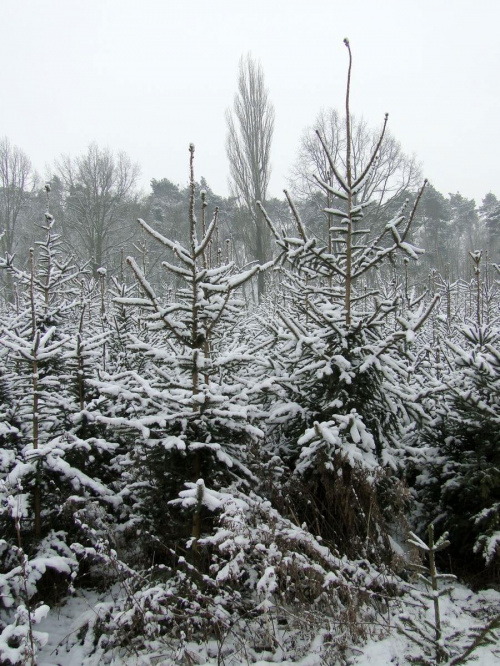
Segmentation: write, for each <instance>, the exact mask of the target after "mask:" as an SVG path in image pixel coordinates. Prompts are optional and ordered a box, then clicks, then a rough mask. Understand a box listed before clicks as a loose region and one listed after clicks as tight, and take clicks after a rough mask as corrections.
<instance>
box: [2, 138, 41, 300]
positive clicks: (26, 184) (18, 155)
mask: <svg viewBox="0 0 500 666" xmlns="http://www.w3.org/2000/svg"><path fill="white" fill-rule="evenodd" d="M34 186H35V177H34V173H33V169H32V166H31V161H30V160H29V158H28V156H27V155H26V154H25V153H24V152H23V151H22V150H21V149H20V148H18V147H17V146H13V145H12V144H11V143H10V141H9V139H7V138H6V137H4V138H3V139H1V140H0V234H2V236H1V238H0V247H1V249H2V252H3V253H7V254H9V255H12V254H13V253H14V250H15V246H16V231H17V227H18V224H19V220H20V217H21V212H22V210H23V208H24V207H25V206H26V205H27V204H28V203H29V198H30V194H31V192H32V191H33V189H34ZM4 280H5V287H6V298H7V299H8V300H12V298H13V292H12V276H11V274H10V273H9V272H7V273H6V274H5V275H4Z"/></svg>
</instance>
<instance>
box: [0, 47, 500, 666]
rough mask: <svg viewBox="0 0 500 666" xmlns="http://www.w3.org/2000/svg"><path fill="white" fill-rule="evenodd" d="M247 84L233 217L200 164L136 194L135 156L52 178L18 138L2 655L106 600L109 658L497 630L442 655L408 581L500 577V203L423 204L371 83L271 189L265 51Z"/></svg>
mask: <svg viewBox="0 0 500 666" xmlns="http://www.w3.org/2000/svg"><path fill="white" fill-rule="evenodd" d="M347 46H348V44H347ZM349 54H350V51H349ZM350 71H351V70H350V66H349V79H348V80H349V82H350ZM238 86H239V87H238V94H237V96H236V98H235V107H234V109H233V110H232V111H230V112H228V144H227V148H228V158H229V160H230V164H231V175H232V183H233V196H231V197H229V198H224V197H220V196H217V194H215V193H214V192H212V191H211V189H210V187H209V185H208V183H207V181H206V180H205V179H204V178H201V179H200V181H199V182H198V181H197V180H196V177H195V151H194V146H192V145H191V146H189V154H187V157H188V158H189V162H188V160H187V164H188V165H189V170H188V173H189V181H188V184H187V185H186V186H179V185H176V184H174V183H172V182H171V181H169V180H168V179H167V178H163V179H160V180H153V181H152V182H151V193H150V194H148V195H141V194H139V193H138V192H137V190H136V182H137V176H138V167H137V166H136V165H134V164H133V163H132V162H131V161H130V160H129V159H128V157H127V156H126V155H124V154H113V153H112V152H111V151H109V150H107V149H100V148H99V147H98V146H96V145H92V146H90V147H89V149H88V151H87V152H86V153H85V154H84V155H81V156H79V157H75V158H70V157H64V158H61V159H60V160H59V162H58V163H57V165H56V166H55V167H54V172H53V174H51V178H50V180H49V181H47V182H46V183H43V184H40V183H39V182H37V179H36V177H35V175H34V174H33V172H32V170H31V166H30V162H29V159H28V158H27V156H26V155H24V154H23V153H22V151H21V150H19V149H17V148H15V147H14V146H12V145H11V144H10V143H9V141H8V140H7V139H5V140H3V141H2V143H1V144H0V158H1V171H0V178H1V180H0V223H1V225H2V232H3V236H2V238H1V243H2V245H3V247H2V250H3V258H2V259H1V260H0V267H1V269H2V270H1V272H0V279H1V281H2V282H1V285H2V299H1V305H0V317H1V321H0V324H1V334H0V358H1V376H0V379H1V384H0V437H1V440H2V443H1V449H0V451H1V456H0V465H1V472H2V482H1V486H0V492H1V494H2V507H1V513H0V521H1V523H2V535H3V539H2V541H1V542H0V567H1V568H0V572H1V573H0V588H1V594H2V603H3V608H2V615H1V622H2V625H1V627H0V630H1V632H2V633H1V636H0V639H1V640H0V654H1V663H5V664H11V665H12V666H17V664H24V663H28V664H35V663H36V653H37V642H38V643H40V642H41V638H40V637H39V636H38V635H37V632H36V630H35V629H34V626H35V625H36V623H37V622H38V620H39V619H40V618H41V617H42V615H43V614H44V613H45V612H47V611H48V606H51V605H54V604H57V603H60V601H61V599H64V598H66V596H67V595H68V593H70V592H72V591H75V590H78V589H81V588H88V587H97V588H99V589H110V590H111V589H113V590H114V593H113V594H112V595H110V598H109V601H108V602H107V603H106V604H102V605H101V606H102V607H101V608H100V610H99V612H96V613H95V614H94V615H92V616H91V617H88V616H87V617H86V619H85V620H84V621H82V623H81V626H80V627H79V631H78V633H77V634H75V635H74V636H73V637H72V638H71V640H72V641H74V642H78V641H79V642H81V643H83V644H84V645H85V646H86V649H87V656H88V658H89V659H90V658H94V659H106V660H108V661H107V662H105V663H122V662H119V661H116V662H112V659H115V658H116V659H118V657H119V658H120V659H125V658H127V657H134V658H136V659H139V658H140V659H142V660H143V661H142V662H140V663H158V662H153V661H148V659H152V657H151V655H153V656H154V655H156V656H158V655H163V657H162V658H164V660H165V661H164V663H168V664H170V663H172V664H180V663H186V664H189V663H205V662H204V661H197V662H196V661H195V657H194V656H193V655H194V652H193V645H198V646H204V648H203V649H204V650H205V652H203V657H202V656H200V655H201V654H202V653H199V654H198V653H197V654H198V656H197V657H196V658H197V659H202V658H203V659H205V661H206V663H217V664H228V665H229V664H239V663H257V662H258V661H259V662H260V663H279V660H280V659H281V661H283V660H285V659H287V660H288V662H287V663H292V662H297V663H298V662H299V660H300V658H302V657H303V656H304V654H305V653H306V652H307V650H308V649H310V648H311V646H312V645H313V644H314V645H316V646H318V645H319V648H318V649H319V651H320V653H321V655H322V656H321V658H322V659H324V660H325V661H324V662H323V663H329V664H333V663H352V662H349V659H350V658H352V653H351V652H350V650H351V649H352V648H353V646H355V645H357V644H362V643H363V641H365V640H366V639H367V637H368V636H369V635H370V633H369V632H370V629H369V627H373V626H379V625H380V623H381V617H385V616H386V615H389V608H392V609H393V611H392V612H393V614H394V613H395V619H394V620H393V624H392V625H391V626H393V627H396V628H399V630H400V631H401V632H403V633H404V634H405V635H408V636H410V637H413V638H414V639H415V640H414V642H415V645H416V646H418V653H417V654H416V655H415V654H413V657H415V659H420V661H421V663H449V664H452V663H453V664H458V663H465V661H464V660H465V658H466V657H464V655H466V654H467V650H469V649H471V646H472V647H474V645H475V647H478V646H479V645H481V644H483V643H485V642H487V641H488V640H490V639H491V636H494V633H492V632H494V630H495V628H496V627H497V626H498V623H499V616H498V614H497V615H493V614H492V611H491V612H489V611H488V609H484V614H483V616H481V617H480V618H479V619H480V620H481V623H480V626H479V629H478V628H477V627H476V632H475V633H474V632H473V633H471V634H470V635H469V634H465V633H461V634H460V635H458V636H456V635H455V636H453V637H448V638H446V640H445V635H444V633H443V632H444V629H443V628H442V627H441V624H440V619H439V608H438V606H439V603H438V595H437V594H433V593H432V592H431V593H430V596H428V598H427V601H426V600H425V599H426V597H425V594H424V593H423V592H422V591H419V590H418V589H416V588H415V587H414V585H413V583H412V582H411V578H410V575H409V574H408V573H407V569H408V567H409V565H411V566H413V568H415V566H416V567H417V568H418V567H420V569H419V573H420V575H421V576H423V577H424V578H425V579H426V580H427V581H428V585H429V589H430V590H433V591H434V592H437V587H438V585H440V584H441V583H443V582H444V581H446V580H448V579H446V576H448V577H449V576H450V575H451V576H453V575H457V576H459V577H460V578H461V579H463V580H466V581H467V582H468V583H469V584H470V585H472V586H474V587H481V586H486V585H498V583H499V573H500V559H499V556H500V524H499V521H500V467H499V464H500V460H499V458H500V449H499V435H498V433H499V432H500V431H499V427H498V426H499V420H500V411H499V401H500V384H499V382H500V347H499V343H500V327H499V326H498V314H499V312H498V309H499V308H498V289H499V282H500V275H499V268H498V262H499V261H500V257H499V251H500V204H499V202H498V200H497V198H496V197H495V195H494V194H492V193H488V194H486V196H485V198H484V200H483V202H482V203H481V205H480V206H479V207H478V206H476V203H475V202H474V201H473V200H468V199H466V198H464V197H462V196H461V195H460V194H458V193H457V194H449V195H447V196H444V195H443V194H441V193H439V192H438V191H436V190H435V189H434V188H433V187H432V185H431V184H425V183H424V182H423V181H422V178H421V175H420V170H419V167H418V164H417V163H416V161H415V159H414V158H409V157H408V156H405V155H404V153H403V152H402V149H401V147H400V146H399V144H398V143H397V141H396V140H395V139H394V138H393V137H391V136H390V134H389V133H388V132H387V130H386V124H387V118H386V119H385V121H384V124H383V128H382V129H381V130H380V131H374V130H371V129H370V128H368V127H367V126H366V124H365V123H364V122H363V121H362V120H360V121H358V120H357V119H356V118H355V117H353V116H352V115H351V113H350V109H349V93H350V87H349V86H350V83H348V86H347V94H346V109H345V113H339V112H336V111H328V112H324V113H322V114H320V116H318V119H317V123H316V125H315V127H314V128H313V129H311V130H309V131H306V132H305V134H304V137H303V140H302V142H301V147H300V151H299V154H298V158H297V162H296V164H295V166H294V168H293V177H292V182H291V183H290V188H289V190H287V191H286V192H285V196H284V198H283V199H275V198H267V196H266V191H267V183H268V179H269V178H268V176H269V168H270V154H271V153H270V146H271V138H272V127H273V122H274V116H273V113H272V106H271V105H270V101H269V97H268V95H267V92H266V90H265V87H264V85H263V73H262V71H261V70H260V68H259V67H258V66H257V65H255V63H253V62H252V61H251V59H246V60H245V59H243V60H242V63H241V68H240V79H239V82H238ZM249 110H252V113H249ZM256 119H257V120H258V121H259V122H254V121H255V120H256ZM245 123H247V124H245ZM137 218H139V221H138V222H137V221H136V220H137ZM429 525H432V529H431V530H429ZM434 532H435V533H436V542H435V543H434V536H433V535H434ZM442 535H447V536H442ZM438 537H439V538H438ZM417 551H420V552H421V553H423V555H424V559H423V560H422V561H420V560H419V559H418V557H417ZM434 554H436V558H434ZM426 558H428V559H426ZM436 564H437V567H438V569H439V570H443V571H446V572H447V574H446V576H445V578H441V579H439V578H438V574H437V571H436ZM448 582H449V581H448ZM117 590H119V591H117ZM410 600H411V603H410ZM426 603H428V604H429V605H430V606H431V607H432V608H433V609H434V615H433V619H432V622H431V625H430V628H429V626H428V625H427V624H426V621H425V620H423V619H422V618H421V617H420V616H419V615H418V613H417V612H416V611H408V609H407V608H406V607H405V604H407V605H408V606H409V607H411V606H413V605H417V606H418V605H419V604H420V606H419V607H422V608H424V607H425V605H426ZM436 604H437V606H436ZM394 608H396V611H394ZM386 629H387V631H389V630H390V627H389V626H387V627H386ZM481 632H482V633H481ZM318 637H319V638H318ZM318 641H319V643H318ZM321 650H322V652H321ZM165 655H167V656H165ZM156 656H155V658H156ZM410 656H412V655H410ZM264 658H266V659H269V660H270V661H269V662H262V660H263V659H264ZM168 659H170V661H168ZM460 659H462V661H460ZM190 660H191V661H190ZM426 660H427V661H426ZM88 663H91V662H90V661H89V662H88ZM138 663H139V662H138ZM162 663H163V662H162ZM318 663H321V662H318Z"/></svg>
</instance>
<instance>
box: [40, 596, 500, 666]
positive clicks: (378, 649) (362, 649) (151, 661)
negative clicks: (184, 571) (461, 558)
mask: <svg viewBox="0 0 500 666" xmlns="http://www.w3.org/2000/svg"><path fill="white" fill-rule="evenodd" d="M108 600H109V597H105V596H103V595H98V594H97V593H95V592H92V591H84V590H79V591H78V592H77V593H76V594H75V595H74V596H73V597H72V598H70V599H69V600H68V601H67V602H66V603H65V604H63V605H62V606H60V607H57V608H53V609H51V611H50V613H49V614H48V615H47V616H46V618H45V619H44V620H42V622H41V623H40V624H39V625H38V627H37V629H38V630H39V631H42V632H45V633H46V634H47V635H48V639H47V642H46V644H45V645H44V647H43V648H42V649H41V651H40V652H39V654H38V655H37V662H36V663H37V664H38V666H98V665H100V664H101V663H104V664H110V665H112V666H154V665H155V664H161V665H162V666H177V665H178V664H200V665H203V666H215V665H216V664H217V665H221V664H224V665H226V666H229V665H231V666H234V665H236V664H242V665H245V666H246V665H247V664H248V665H249V664H252V665H253V666H267V665H270V664H281V666H288V665H291V664H294V665H295V666H325V665H326V664H332V665H333V664H334V663H345V664H349V665H352V666H386V665H387V664H391V665H394V666H404V665H405V664H408V663H411V662H410V661H409V658H410V657H411V656H414V657H415V656H417V655H418V654H419V650H418V649H417V648H416V646H415V645H414V644H412V642H411V641H409V640H408V639H407V638H406V637H405V636H403V635H402V634H401V633H399V632H398V631H397V629H396V627H395V622H396V618H397V616H398V615H399V614H400V613H401V608H402V605H401V604H400V603H399V602H398V603H396V602H394V603H393V605H392V611H391V613H390V615H388V616H387V617H386V618H385V622H384V621H383V619H382V618H380V621H379V622H378V624H375V623H374V624H373V626H371V627H369V629H368V633H369V635H370V638H369V639H368V640H367V641H366V643H365V644H364V645H357V646H352V647H350V648H349V647H348V648H347V649H346V650H345V653H344V657H343V658H342V659H343V661H342V662H337V661H330V659H329V651H328V640H329V638H328V635H327V633H326V632H324V631H322V632H318V635H317V637H316V639H315V640H313V642H312V644H310V645H309V647H308V646H307V645H306V644H303V645H302V646H300V645H299V646H298V649H297V653H302V656H300V657H297V658H296V659H289V658H287V659H282V658H281V657H282V656H283V655H282V654H280V653H282V650H280V649H279V648H277V649H276V650H275V651H274V654H273V653H272V652H270V651H266V652H265V653H262V654H261V655H260V656H261V657H263V658H258V657H257V656H256V655H252V649H251V643H252V640H251V636H250V635H249V636H248V645H247V646H246V648H247V649H246V654H245V650H244V649H243V648H242V646H241V645H235V644H234V643H231V639H230V638H228V640H227V644H226V645H224V646H222V649H221V646H217V645H216V643H215V641H212V642H209V643H206V644H203V645H201V644H195V643H189V642H186V643H185V644H184V645H180V644H177V645H176V646H174V645H173V644H168V643H167V642H165V644H163V645H158V644H157V645H151V652H150V653H149V654H140V655H133V654H126V652H123V654H115V655H112V654H109V653H108V654H106V655H103V653H102V652H101V651H100V650H98V651H97V652H95V651H94V649H93V646H92V644H91V643H89V642H85V641H83V643H82V642H81V641H80V640H79V637H80V634H79V630H80V628H81V627H82V625H83V624H84V623H85V622H86V621H88V618H89V616H95V617H97V616H98V614H99V613H102V612H103V611H104V609H105V606H106V602H107V601H108ZM407 601H408V602H411V604H412V605H411V606H409V607H408V608H410V609H411V610H410V612H411V613H412V614H413V615H414V617H416V616H417V615H418V614H419V613H420V610H419V609H418V608H417V607H416V606H415V605H414V602H413V601H412V600H411V599H410V598H408V600H407ZM440 606H441V613H442V626H443V634H444V636H445V645H448V646H451V645H452V644H453V645H456V646H460V647H462V649H463V648H464V647H465V646H466V645H467V644H468V642H469V640H468V635H469V633H470V630H471V629H472V628H473V627H479V626H484V625H485V623H486V621H487V618H488V617H491V616H492V615H494V614H498V613H500V592H498V591H495V590H483V591H481V592H477V593H475V592H473V591H471V590H470V589H469V588H467V587H465V586H463V585H459V584H457V585H455V586H454V587H453V589H452V591H451V593H450V595H449V596H446V597H442V598H441V603H440ZM408 608H407V610H408ZM428 617H429V619H431V617H432V616H431V613H430V611H428ZM276 637H277V638H278V639H281V640H284V639H286V638H287V636H286V635H285V633H284V632H283V631H277V632H276ZM288 638H289V637H288ZM296 640H297V642H299V643H300V641H301V640H302V641H304V638H301V636H300V635H297V637H296ZM472 657H473V658H474V659H472ZM431 663H432V662H431ZM445 663H446V662H445ZM448 663H450V662H448ZM451 663H453V662H451ZM463 663H475V664H477V665H479V666H493V665H494V664H497V663H498V664H500V646H499V645H498V643H497V644H495V643H493V644H490V645H487V646H480V647H478V648H477V650H475V651H474V653H473V655H471V661H470V662H463Z"/></svg>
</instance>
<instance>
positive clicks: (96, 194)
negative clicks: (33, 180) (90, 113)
mask: <svg viewBox="0 0 500 666" xmlns="http://www.w3.org/2000/svg"><path fill="white" fill-rule="evenodd" d="M56 166H57V170H58V172H59V176H60V178H61V180H62V181H63V183H64V187H65V189H66V202H65V203H66V224H67V236H68V237H69V238H72V239H73V240H72V245H73V249H75V250H77V252H78V254H79V255H80V256H81V258H83V259H90V260H91V264H92V269H93V271H94V273H95V272H96V271H97V269H98V268H99V267H101V266H102V265H103V264H104V263H106V261H107V260H108V259H109V255H110V252H111V250H112V249H116V247H117V245H119V242H120V239H122V238H123V234H122V231H123V218H124V209H125V206H126V204H127V202H128V201H129V200H130V198H131V196H132V194H133V191H134V187H135V184H136V182H137V178H138V175H139V166H138V165H137V164H134V163H132V162H131V160H130V158H129V157H128V156H127V155H126V154H125V153H118V154H117V155H116V156H115V155H114V154H113V153H112V151H110V150H108V149H100V148H99V147H98V146H97V145H96V144H91V145H90V146H89V148H88V150H87V152H86V153H85V154H84V155H81V156H80V157H76V158H71V157H69V156H64V157H62V159H61V161H60V162H59V163H58V164H57V165H56ZM82 255H83V256H82Z"/></svg>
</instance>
